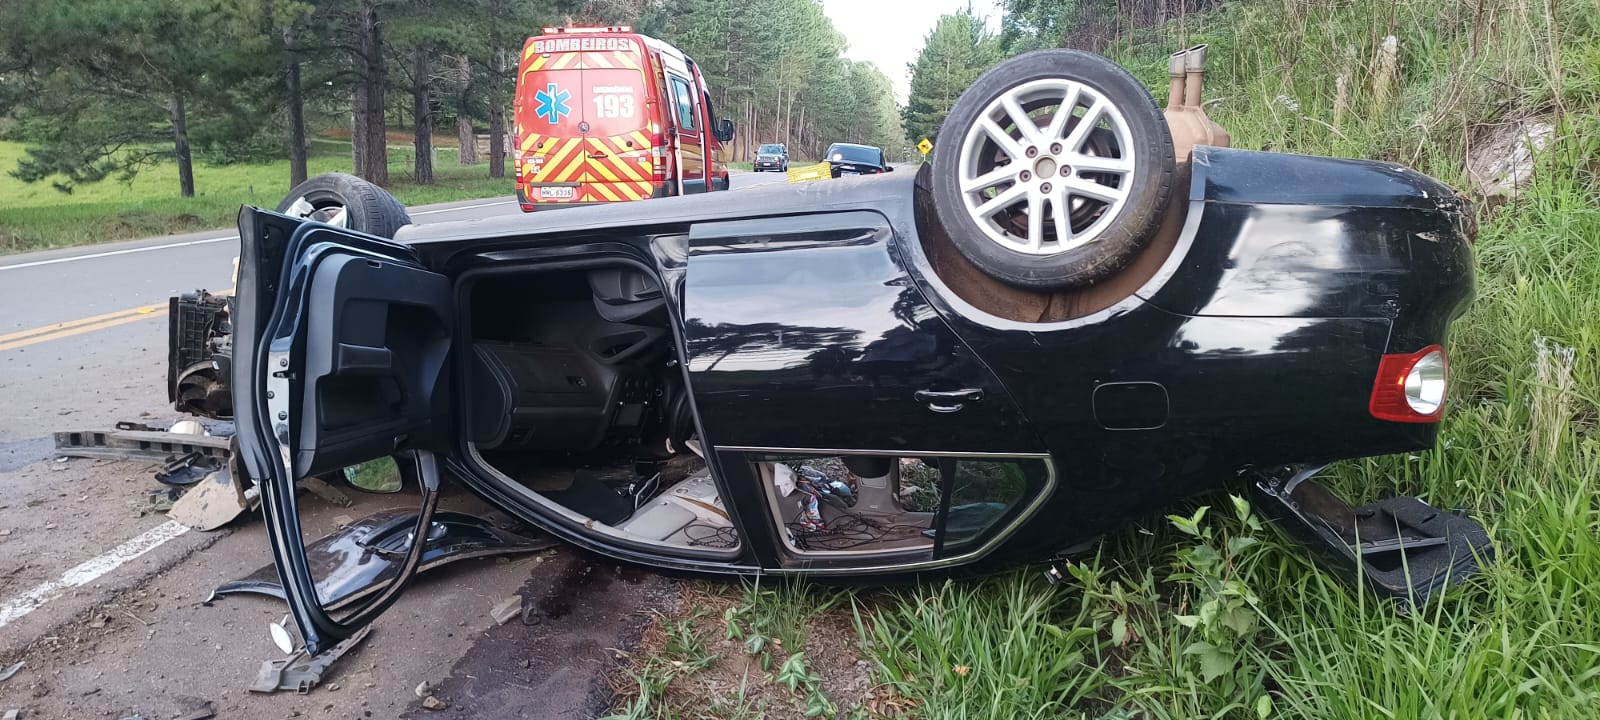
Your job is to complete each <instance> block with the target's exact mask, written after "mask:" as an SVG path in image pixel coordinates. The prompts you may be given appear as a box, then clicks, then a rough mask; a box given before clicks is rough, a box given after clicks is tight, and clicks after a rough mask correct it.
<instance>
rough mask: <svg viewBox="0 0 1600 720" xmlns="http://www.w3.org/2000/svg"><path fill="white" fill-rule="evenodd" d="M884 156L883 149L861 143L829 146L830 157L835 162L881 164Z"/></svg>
mask: <svg viewBox="0 0 1600 720" xmlns="http://www.w3.org/2000/svg"><path fill="white" fill-rule="evenodd" d="M882 157H883V151H882V150H879V149H878V148H875V147H864V146H861V145H832V146H829V147H828V159H829V160H831V161H834V162H852V163H863V164H866V165H878V164H881V161H882Z"/></svg>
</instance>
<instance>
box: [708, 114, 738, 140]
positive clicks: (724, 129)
mask: <svg viewBox="0 0 1600 720" xmlns="http://www.w3.org/2000/svg"><path fill="white" fill-rule="evenodd" d="M711 134H712V135H714V136H716V138H717V139H718V140H720V141H722V142H728V141H729V140H732V139H733V121H732V120H729V119H727V118H723V119H721V120H719V121H717V127H716V128H715V129H714V130H713V132H712V133H711Z"/></svg>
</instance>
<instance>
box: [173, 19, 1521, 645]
mask: <svg viewBox="0 0 1600 720" xmlns="http://www.w3.org/2000/svg"><path fill="white" fill-rule="evenodd" d="M1187 52H1193V50H1191V51H1187ZM1202 58H1203V56H1202ZM1180 60H1184V58H1183V57H1179V56H1175V58H1174V67H1176V68H1177V72H1178V74H1177V75H1176V76H1175V80H1174V85H1173V87H1174V93H1175V98H1177V99H1176V100H1174V101H1172V102H1169V109H1168V115H1167V117H1166V118H1165V119H1164V118H1163V115H1162V112H1161V109H1160V108H1158V107H1157V106H1156V105H1155V103H1154V101H1153V100H1152V99H1151V98H1150V95H1149V93H1148V91H1147V90H1145V89H1144V87H1143V86H1142V85H1140V84H1139V83H1138V81H1137V80H1135V79H1134V78H1132V77H1131V76H1129V75H1128V74H1127V73H1126V72H1125V71H1123V70H1121V68H1118V67H1117V66H1116V65H1114V64H1113V63H1111V62H1110V61H1107V60H1104V59H1103V58H1100V57H1099V56H1095V55H1090V54H1087V53H1081V52H1077V51H1067V50H1052V51H1040V52H1035V53H1029V54H1025V55H1022V56H1019V57H1017V58H1014V59H1012V60H1009V61H1007V62H1006V63H1003V64H1002V65H1001V66H999V67H998V68H996V69H995V70H994V71H992V72H990V73H989V74H987V75H985V76H983V77H981V78H979V80H978V81H977V82H976V83H975V84H974V85H973V86H972V88H970V89H969V90H968V91H967V92H966V93H964V94H963V95H962V97H961V99H960V100H959V101H958V102H957V104H956V106H955V108H953V110H952V112H951V115H950V119H949V120H947V121H946V122H945V125H944V127H943V128H942V131H941V137H940V143H939V146H938V149H937V151H936V152H935V155H934V157H933V161H932V162H931V163H929V164H925V165H924V166H923V167H922V168H921V169H920V170H919V172H917V173H915V174H913V173H901V174H899V175H898V176H894V175H890V176H885V177H873V178H862V179H859V180H857V181H853V182H848V183H816V184H810V183H806V184H793V185H791V184H775V185H767V186H760V187H752V188H747V189H744V190H741V191H739V192H737V193H726V194H724V193H716V194H710V195H696V196H687V197H674V198H666V199H661V200H657V201H652V202H649V203H619V204H615V205H607V206H595V207H580V208H574V209H572V210H569V211H567V212H562V213H556V214H551V215H547V216H540V217H538V218H537V219H530V218H527V217H521V216H516V217H500V218H491V219H483V220H474V221H470V222H459V223H438V224H426V225H408V226H405V227H401V228H400V229H399V230H398V232H395V233H393V237H392V238H389V237H380V236H378V235H374V234H369V233H366V232H361V231H360V227H358V226H345V227H338V226H333V225H330V224H327V223H325V222H319V221H317V220H316V219H315V218H313V217H292V216H289V215H284V214H278V213H272V212H267V211H263V210H255V209H249V208H247V209H245V210H244V211H243V212H242V213H241V215H240V221H239V229H240V237H241V247H242V250H241V257H240V261H239V278H238V290H237V295H236V301H235V302H236V304H235V305H234V306H233V308H232V310H231V317H230V318H229V319H230V322H231V327H232V338H231V348H232V350H231V359H230V358H224V357H220V356H218V357H216V358H215V362H213V363H212V365H213V366H218V367H227V368H230V369H231V372H229V373H227V374H226V377H227V378H229V379H231V386H232V390H231V395H232V404H231V409H232V410H233V411H234V418H235V423H236V426H237V431H238V434H237V437H238V441H239V442H238V445H239V458H240V464H241V465H242V467H243V469H244V471H245V473H246V474H247V476H248V477H249V478H252V479H253V480H254V481H255V482H256V483H257V484H258V485H259V486H260V487H261V491H262V499H263V507H264V508H265V514H266V519H267V527H268V531H269V535H270V537H271V540H272V547H273V552H274V557H275V560H276V562H277V565H278V570H279V574H280V576H281V578H282V579H283V581H284V587H283V592H284V594H285V595H286V596H287V598H288V600H289V604H290V607H291V609H292V611H293V615H294V618H295V620H296V623H297V625H298V627H299V630H300V633H301V637H302V638H303V640H304V643H305V647H306V649H307V651H309V652H310V653H312V654H315V653H318V652H321V651H322V650H325V649H327V648H329V647H330V646H332V645H333V644H334V643H336V642H338V641H340V640H341V639H343V638H347V637H350V636H351V635H352V634H353V633H355V632H357V631H359V629H360V628H361V627H363V626H365V625H366V624H368V623H370V622H372V620H373V619H374V618H376V617H377V616H378V615H379V614H381V613H382V612H383V610H384V609H385V608H386V607H387V606H388V605H389V604H390V603H392V602H393V601H394V600H395V598H396V596H397V595H398V594H399V593H400V592H401V591H403V590H404V589H405V587H406V584H405V580H406V579H407V578H409V577H410V576H412V575H413V574H415V572H416V571H417V569H418V568H419V567H426V566H427V564H426V563H425V562H424V561H423V556H424V554H426V553H431V552H436V551H438V548H437V547H436V546H435V544H434V540H432V538H435V537H437V536H440V535H441V534H442V531H439V530H438V527H440V523H444V522H448V520H436V515H437V516H439V517H441V518H442V517H444V516H447V515H450V514H449V513H443V512H437V513H436V510H437V508H438V502H439V497H440V492H441V488H442V487H443V486H445V485H447V484H450V485H455V486H458V487H461V488H464V489H466V490H467V491H470V492H472V493H474V494H476V495H478V496H480V497H482V498H483V499H484V500H486V501H487V502H488V503H490V504H491V505H493V506H495V507H497V508H499V509H501V510H503V511H504V512H506V513H507V514H509V515H511V516H514V517H516V518H517V519H519V520H521V521H522V522H524V523H527V524H528V525H531V526H534V527H536V528H538V529H540V530H542V531H543V532H545V533H548V534H549V535H550V536H553V537H555V538H557V539H559V540H561V541H564V542H567V543H570V544H572V545H575V546H578V547H582V548H586V549H588V550H590V551H593V552H597V553H601V554H604V555H608V556H611V557H615V558H619V559H621V560H624V561H628V562H633V563H639V564H645V565H651V566H656V567H660V568H666V569H671V570H675V571H691V572H699V573H707V574H725V575H726V574H744V575H777V576H793V575H801V576H811V577H833V578H849V579H855V580H859V579H862V578H870V579H873V580H878V581H886V580H891V579H896V578H901V579H904V578H911V577H916V576H919V575H921V574H924V573H986V572H994V571H996V570H998V569H1000V568H1004V567H1008V566H1010V565H1013V564H1015V563H1019V562H1048V561H1051V560H1052V559H1053V558H1056V557H1059V556H1061V555H1062V554H1063V553H1070V552H1074V551H1081V550H1082V549H1084V548H1085V547H1088V546H1089V545H1090V544H1091V543H1093V542H1094V541H1095V540H1096V538H1098V537H1100V536H1102V535H1103V534H1105V533H1107V532H1109V531H1111V530H1114V529H1116V528H1117V527H1118V526H1119V525H1121V524H1122V523H1124V522H1125V521H1127V520H1128V519H1130V518H1133V517H1137V516H1139V515H1141V514H1143V513H1148V512H1151V511H1153V510H1156V509H1159V508H1163V507H1166V506H1169V505H1171V504H1172V503H1173V502H1175V501H1177V500H1179V499H1181V498H1184V497H1187V496H1190V495H1193V494H1195V493H1198V492H1202V491H1205V490H1209V489H1216V488H1225V487H1227V488H1231V487H1236V486H1240V485H1243V486H1245V487H1247V488H1248V489H1249V490H1251V491H1253V492H1254V493H1255V497H1256V499H1257V501H1258V502H1259V503H1261V504H1262V506H1263V508H1264V510H1265V512H1266V513H1267V514H1270V515H1271V516H1273V517H1275V518H1277V519H1279V520H1280V522H1282V523H1283V524H1285V525H1286V526H1287V529H1288V530H1289V531H1290V532H1293V533H1296V534H1298V535H1299V536H1300V537H1301V538H1302V539H1305V540H1307V541H1308V542H1309V543H1310V544H1312V545H1313V546H1315V547H1317V548H1318V549H1319V550H1320V551H1321V552H1322V557H1323V558H1324V559H1325V560H1328V561H1331V562H1335V563H1343V564H1344V565H1345V566H1347V567H1348V568H1349V569H1350V572H1349V573H1348V576H1349V577H1361V578H1363V580H1364V581H1365V582H1366V583H1367V584H1368V585H1370V586H1372V587H1373V588H1374V589H1377V590H1379V591H1382V592H1384V593H1386V594H1389V595H1392V596H1396V597H1399V598H1403V599H1410V600H1412V601H1421V600H1425V599H1426V597H1427V595H1428V593H1430V592H1431V591H1432V590H1434V589H1437V588H1439V587H1442V586H1444V585H1445V584H1447V583H1449V582H1454V581H1459V580H1460V579H1461V578H1462V577H1465V576H1466V575H1469V574H1471V572H1472V571H1473V570H1475V569H1476V567H1477V564H1478V563H1480V562H1484V561H1487V559H1488V558H1490V557H1491V556H1492V548H1491V547H1490V546H1489V545H1488V544H1487V540H1486V536H1485V535H1484V534H1483V530H1482V528H1481V526H1479V525H1477V524H1476V523H1475V522H1474V521H1472V520H1470V519H1468V518H1466V517H1464V516H1461V515H1457V514H1453V513H1447V512H1440V511H1437V510H1434V509H1432V508H1430V507H1428V506H1427V505H1426V504H1424V503H1422V502H1421V501H1419V500H1416V499H1414V498H1391V499H1389V500H1385V501H1381V502H1378V503H1375V504H1372V505H1368V506H1365V507H1359V508H1352V507H1350V506H1349V505H1346V504H1345V503H1344V502H1343V501H1342V500H1340V499H1338V498H1337V497H1335V496H1333V495H1332V494H1331V493H1329V492H1328V491H1326V490H1324V489H1322V488H1321V486H1320V485H1317V484H1316V483H1314V482H1312V481H1311V480H1310V478H1311V477H1312V475H1313V474H1314V473H1315V472H1316V471H1317V470H1318V469H1319V468H1321V467H1322V466H1324V465H1326V464H1327V463H1330V462H1333V461H1336V460H1340V459H1345V458H1361V457H1369V456H1375V455H1384V454H1391V453H1410V452H1418V451H1422V450H1426V449H1428V448H1431V447H1433V446H1434V444H1435V441H1436V440H1437V438H1438V435H1439V430H1438V427H1439V426H1438V423H1439V421H1440V418H1441V417H1442V414H1443V409H1444V408H1443V405H1444V398H1445V394H1446V392H1445V389H1446V383H1447V379H1448V372H1447V369H1448V358H1447V355H1446V353H1445V351H1444V349H1443V346H1444V344H1445V342H1446V340H1447V335H1448V332H1449V328H1450V324H1451V322H1452V320H1453V319H1454V318H1456V317H1457V316H1458V315H1459V314H1460V312H1462V310H1463V308H1464V307H1465V305H1466V304H1467V302H1468V301H1469V300H1470V298H1471V297H1472V294H1473V269H1472V268H1473V265H1472V256H1471V251H1470V241H1471V240H1472V233H1473V228H1474V225H1473V224H1472V221H1471V212H1472V210H1471V206H1470V205H1469V204H1468V203H1466V202H1465V201H1463V200H1461V199H1459V198H1458V196H1457V195H1456V193H1455V192H1454V191H1452V190H1451V189H1450V188H1449V187H1447V186H1445V185H1443V184H1442V183H1439V182H1438V181H1436V180H1433V179H1431V178H1428V177H1426V176H1423V175H1421V174H1419V173H1416V172H1413V171H1411V170H1408V169H1405V168H1403V167H1400V166H1397V165H1394V164H1392V163H1385V162H1369V161H1357V160H1343V159H1331V158H1321V157H1309V156H1300V155H1288V154H1279V153H1268V152H1254V151H1246V150H1235V149H1228V148H1226V147H1212V146H1206V145H1199V146H1195V139H1196V138H1197V137H1210V138H1212V142H1216V143H1219V144H1225V143H1226V136H1225V135H1224V134H1219V133H1212V132H1209V131H1208V132H1207V133H1204V134H1201V135H1196V133H1197V132H1199V131H1198V130H1196V128H1202V127H1205V123H1209V120H1208V119H1207V118H1205V116H1204V114H1203V111H1201V110H1200V104H1199V103H1198V102H1194V103H1192V104H1185V103H1183V102H1181V101H1182V97H1180V96H1179V95H1178V93H1179V92H1180V90H1179V88H1180V87H1182V86H1183V83H1182V82H1181V81H1182V80H1183V73H1182V69H1183V64H1182V63H1181V62H1179V61H1180ZM1187 61H1188V62H1190V63H1193V61H1194V58H1193V57H1192V56H1191V57H1187ZM1202 72H1203V67H1202ZM1189 84H1190V85H1192V86H1193V87H1194V88H1196V89H1197V88H1198V87H1199V82H1198V80H1194V81H1192V82H1191V83H1189ZM1194 94H1195V95H1198V92H1196V93H1194ZM1196 99H1197V98H1196ZM1183 113H1188V114H1186V115H1185V114H1183ZM1210 127H1211V128H1212V129H1213V130H1218V131H1220V129H1219V128H1215V127H1214V126H1210ZM1175 143H1176V144H1175ZM1191 146H1192V149H1191ZM1175 147H1177V148H1181V150H1180V151H1177V152H1175V150H1174V148H1175ZM1175 157H1176V160H1175ZM828 161H829V162H830V163H835V167H836V168H841V171H842V168H843V167H850V168H851V169H852V171H854V172H863V171H864V169H868V168H876V169H880V170H881V169H885V168H886V166H885V165H884V158H883V156H882V151H881V150H878V149H876V148H867V147H865V146H858V145H835V146H834V147H833V148H830V150H829V155H828ZM373 191H374V192H377V193H381V192H382V191H381V190H376V189H373ZM291 195H293V191H291ZM353 199H354V200H355V201H357V202H364V201H362V200H360V199H359V198H353ZM383 207H387V205H386V204H379V205H374V206H373V207H372V208H369V209H370V210H372V212H371V213H365V212H356V211H354V210H352V211H351V212H348V213H343V214H341V215H340V216H341V217H350V218H355V219H356V220H357V221H361V219H362V218H364V217H366V216H367V215H369V214H375V215H382V214H384V212H385V210H383ZM385 234H388V233H385ZM226 325H227V324H226V323H223V324H218V325H217V327H223V326H226ZM182 337H187V335H182V334H179V333H174V338H175V339H174V342H175V343H177V342H180V339H181V338H182ZM208 347H219V345H218V344H217V343H212V344H211V345H209V346H208ZM212 380H213V381H217V382H220V381H221V378H216V377H213V378H212ZM390 457H392V458H394V459H395V460H396V461H398V462H399V464H400V466H401V468H402V475H403V477H404V478H405V480H406V484H407V485H408V486H410V487H412V488H414V489H415V490H417V491H418V493H419V495H420V499H419V500H417V503H418V504H419V505H420V509H419V510H418V511H417V512H416V513H415V514H413V515H411V516H409V519H406V520H404V522H406V523H409V524H408V525H406V526H405V528H402V529H408V531H409V532H410V533H411V534H410V535H404V534H403V533H402V535H404V537H409V538H430V540H428V541H427V542H411V541H409V540H405V541H404V542H401V543H399V544H397V545H396V546H395V547H394V548H390V549H388V550H385V551H383V552H380V553H376V554H373V553H361V552H354V553H346V554H345V555H346V557H344V559H343V560H342V561H341V562H347V563H348V562H384V563H389V564H391V565H392V568H391V569H392V570H393V572H392V576H393V577H396V578H398V579H397V580H395V581H393V582H391V583H389V585H388V586H387V587H385V588H384V589H383V590H382V591H381V592H378V593H375V594H373V595H372V596H370V597H369V598H367V599H366V600H364V601H363V602H362V603H361V605H360V606H359V607H356V608H354V609H348V608H345V609H343V610H342V611H341V612H338V613H336V612H335V611H334V610H333V609H332V608H330V607H329V606H328V597H329V596H328V595H327V594H326V593H324V594H321V595H319V590H318V588H319V583H320V582H321V581H322V580H324V579H325V578H323V577H319V573H323V574H327V573H334V574H337V573H340V572H343V570H342V569H341V568H332V569H330V568H329V567H327V566H326V565H325V564H324V563H323V562H322V561H321V560H320V559H315V561H314V558H311V557H310V556H308V552H307V543H306V541H305V539H304V536H303V534H302V528H301V523H300V513H299V509H298V505H297V499H296V492H295V491H296V483H297V481H299V480H300V479H303V478H308V477H315V476H325V475H329V474H336V473H339V472H340V471H341V470H342V469H344V468H348V467H351V466H355V465H358V464H361V463H365V462H369V461H374V460H377V459H381V458H390ZM394 522H400V521H392V522H390V523H389V524H390V525H393V524H394ZM397 527H398V526H397ZM391 529H393V528H391ZM403 539H404V538H402V540H403ZM353 541H354V542H355V543H356V545H360V544H361V542H364V541H363V540H361V539H360V538H354V539H353ZM446 541H447V538H446V539H441V540H440V541H439V542H441V543H443V542H446ZM318 557H319V558H320V557H321V556H318ZM1352 565H1353V566H1354V567H1350V566H1352ZM1355 568H1359V572H1357V571H1356V570H1355ZM445 587H447V586H434V587H432V588H431V591H442V590H443V589H444V588H445Z"/></svg>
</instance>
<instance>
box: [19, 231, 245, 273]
mask: <svg viewBox="0 0 1600 720" xmlns="http://www.w3.org/2000/svg"><path fill="white" fill-rule="evenodd" d="M238 239H239V236H238V235H229V236H228V237H219V238H206V239H204V240H188V241H185V242H176V243H167V244H165V245H151V246H150V247H142V248H129V249H127V250H111V251H108V252H97V253H90V254H88V255H73V256H72V257H64V258H55V259H53V260H36V261H34V262H28V263H20V264H17V265H0V272H4V271H6V270H21V269H23V268H31V267H39V266H40V265H54V264H56V263H64V262H73V261H75V260H93V259H95V258H103V257H113V256H116V255H132V254H134V253H142V252H150V251H152V250H167V249H171V248H180V247H189V246H190V245H206V244H210V243H214V242H222V241H224V240H238Z"/></svg>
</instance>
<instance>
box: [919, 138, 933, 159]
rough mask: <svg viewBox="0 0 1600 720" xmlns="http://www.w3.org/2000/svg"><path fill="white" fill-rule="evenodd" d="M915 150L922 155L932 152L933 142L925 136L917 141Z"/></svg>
mask: <svg viewBox="0 0 1600 720" xmlns="http://www.w3.org/2000/svg"><path fill="white" fill-rule="evenodd" d="M917 150H918V151H919V152H921V153H922V154H923V155H927V154H928V153H931V152H933V143H931V142H928V139H927V138H923V139H922V142H919V143H917Z"/></svg>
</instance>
